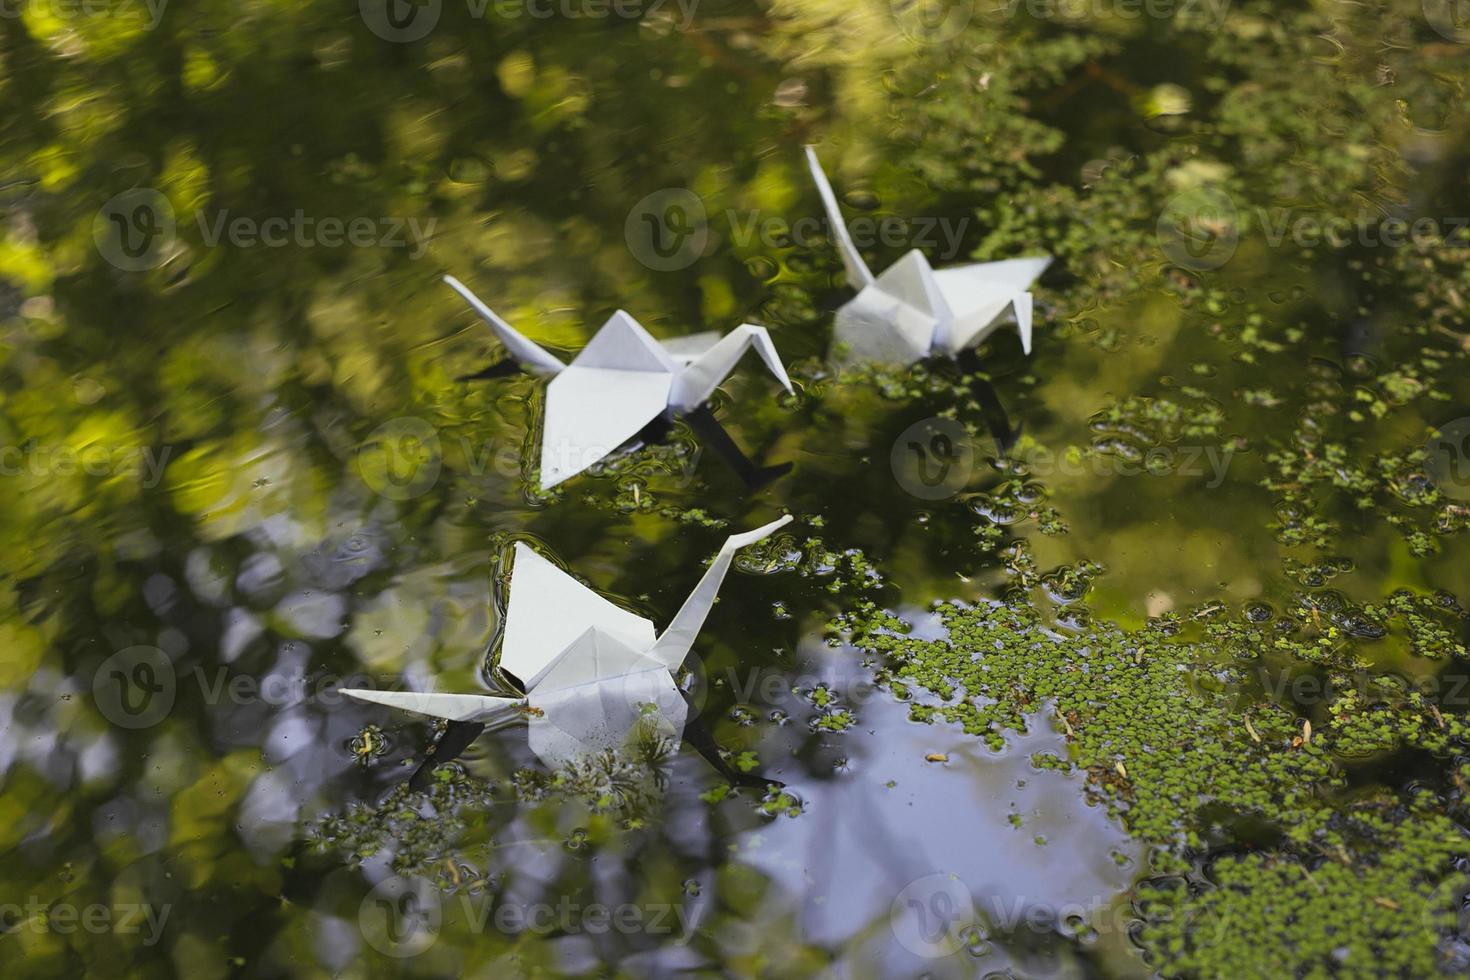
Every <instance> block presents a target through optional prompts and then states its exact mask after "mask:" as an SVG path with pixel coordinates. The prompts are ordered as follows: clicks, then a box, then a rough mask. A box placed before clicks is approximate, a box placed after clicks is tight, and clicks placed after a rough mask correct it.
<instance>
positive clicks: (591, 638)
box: [342, 515, 791, 766]
mask: <svg viewBox="0 0 1470 980" xmlns="http://www.w3.org/2000/svg"><path fill="white" fill-rule="evenodd" d="M790 522H791V517H790V515H787V516H786V517H783V518H781V519H780V520H777V521H772V522H771V523H770V524H767V525H766V526H765V527H759V528H756V529H755V530H754V531H747V532H746V533H744V534H735V535H732V536H731V537H729V538H727V539H726V540H725V544H724V546H723V547H721V548H720V551H719V554H717V555H716V556H715V560H714V562H713V563H712V564H711V565H710V566H709V568H708V569H707V570H706V571H705V573H704V577H703V578H701V579H700V580H699V584H698V585H696V586H695V587H694V591H693V592H691V593H690V594H689V598H688V599H686V600H685V601H684V605H683V606H682V607H680V609H679V612H678V614H677V615H675V616H674V621H673V622H672V623H670V624H669V628H668V629H666V630H664V632H663V635H661V636H655V635H654V629H653V623H651V622H649V621H648V620H646V619H644V618H643V617H642V616H638V615H635V614H633V613H630V612H628V611H627V610H626V609H622V608H620V607H618V606H615V605H613V604H612V603H611V602H609V601H608V600H606V599H604V598H603V597H602V596H600V595H598V594H597V593H596V592H593V591H592V590H591V589H589V588H587V587H586V586H585V585H583V584H582V583H580V582H578V581H577V580H576V579H574V578H572V577H571V576H570V575H568V574H567V573H566V572H564V571H562V570H561V569H560V568H558V567H556V565H554V564H552V563H551V562H550V561H547V560H546V559H545V558H543V557H541V556H540V555H538V554H537V553H536V552H534V551H532V550H531V549H530V548H529V547H528V546H527V545H525V544H521V543H517V544H516V546H515V558H514V565H513V566H512V570H511V576H510V609H509V610H508V611H507V613H506V622H505V639H504V642H503V643H502V645H501V651H500V667H501V670H502V671H504V672H506V673H508V674H510V675H511V676H512V677H513V678H514V679H515V680H517V681H519V682H521V684H522V687H523V689H524V690H525V691H526V694H527V697H526V698H525V699H524V700H523V699H520V698H506V697H493V696H490V695H485V694H436V693H414V692H405V691H366V690H343V691H342V693H343V694H346V695H348V696H349V697H354V698H357V699H358V700H359V701H370V702H372V703H374V704H384V705H388V706H389V707H392V708H401V709H403V710H405V711H412V712H415V713H417V714H421V715H428V716H430V717H433V718H444V719H446V720H448V721H462V722H479V723H484V724H493V723H495V722H499V721H505V720H509V719H512V718H515V717H518V716H519V715H521V714H525V715H528V716H529V718H530V726H529V727H530V744H531V751H533V752H535V753H536V754H537V755H538V756H540V757H541V759H542V760H543V761H544V762H546V763H547V764H548V765H551V766H557V765H561V764H563V763H565V762H569V761H572V760H575V759H577V758H580V757H582V756H584V755H586V754H587V753H589V752H598V751H601V750H604V749H612V748H617V747H618V746H620V745H622V744H623V742H624V741H625V740H626V739H627V737H628V734H629V732H631V731H632V730H633V728H634V726H635V725H636V724H638V723H639V722H640V721H646V722H651V723H652V724H653V725H655V726H656V727H657V728H658V729H659V730H661V731H663V732H664V733H665V734H666V735H668V736H669V737H671V738H673V739H674V740H675V742H676V743H677V741H678V740H679V738H680V737H681V735H682V733H683V730H684V722H685V720H686V715H687V713H688V705H687V704H686V702H685V701H684V697H683V695H682V694H681V693H680V692H679V689H678V687H677V686H676V685H675V684H674V676H673V674H674V671H676V670H678V669H679V667H680V666H681V665H682V664H683V663H684V660H685V658H686V657H688V655H689V650H690V648H691V647H692V646H693V645H694V640H695V637H697V636H698V635H699V630H700V627H702V626H703V625H704V620H705V617H706V616H707V615H708V614H709V611H710V607H711V606H713V605H714V604H715V596H716V595H717V594H718V593H719V591H720V583H722V582H723V581H724V579H725V573H726V572H727V571H729V569H730V563H731V562H732V561H733V560H734V558H735V552H736V551H738V550H739V549H741V548H743V547H745V546H746V545H750V544H755V543H756V542H757V541H762V540H764V539H766V538H768V537H770V536H771V535H772V534H773V533H775V531H776V530H777V529H778V528H781V527H784V526H785V525H787V524H788V523H790ZM527 707H529V710H527Z"/></svg>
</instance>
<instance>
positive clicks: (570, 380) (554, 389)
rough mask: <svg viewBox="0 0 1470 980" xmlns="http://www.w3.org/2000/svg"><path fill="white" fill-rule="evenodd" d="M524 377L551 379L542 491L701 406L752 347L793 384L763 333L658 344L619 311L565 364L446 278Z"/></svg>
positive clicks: (752, 329)
mask: <svg viewBox="0 0 1470 980" xmlns="http://www.w3.org/2000/svg"><path fill="white" fill-rule="evenodd" d="M444 281H445V282H446V283H448V284H449V285H450V286H451V287H453V288H454V290H455V291H456V292H458V293H459V294H460V295H461V296H463V297H464V298H465V300H466V301H467V302H468V303H469V304H470V306H472V307H473V308H474V309H475V311H476V312H477V313H479V314H480V317H481V318H482V319H483V320H484V321H485V323H486V324H488V325H489V327H490V329H491V330H492V331H493V332H494V333H495V335H496V336H497V337H499V338H500V341H501V342H502V343H503V344H505V347H506V349H507V350H508V351H510V355H511V356H512V357H513V358H515V359H516V361H518V362H519V363H520V364H521V366H522V367H524V368H525V369H526V370H528V371H531V372H533V373H536V374H546V375H551V376H552V380H551V384H550V385H548V386H547V389H546V421H545V428H544V430H543V432H542V435H541V489H543V490H547V489H550V488H551V487H554V486H556V485H557V484H558V483H561V482H562V481H563V480H566V479H567V478H569V477H572V476H575V475H576V474H578V473H580V472H582V471H583V470H585V469H587V468H588V467H589V466H592V465H593V464H594V463H596V462H597V461H598V460H601V459H603V458H604V457H606V456H608V455H610V454H611V453H613V452H615V451H616V450H617V449H618V448H619V447H620V446H622V445H624V444H625V443H627V442H628V441H629V440H631V439H633V438H634V437H635V436H637V435H638V433H639V431H640V430H642V429H643V427H644V426H646V425H648V423H650V422H652V421H653V420H654V419H656V418H658V417H659V416H661V415H674V414H677V413H682V412H690V411H693V410H694V409H696V408H698V407H699V406H700V405H702V404H704V402H705V401H707V400H708V399H709V396H710V395H711V394H712V393H713V392H714V390H715V388H716V387H717V386H718V385H719V383H720V382H721V381H723V380H724V379H725V378H726V377H727V376H728V375H729V374H730V372H731V371H733V370H734V369H735V365H736V364H737V363H738V362H739V361H740V358H741V357H742V356H743V355H744V354H745V352H746V351H747V350H748V349H750V348H751V347H754V348H755V350H756V353H757V354H759V355H760V358H761V360H762V361H764V362H765V365H766V367H767V368H769V369H770V371H771V373H772V374H774V375H775V376H776V380H778V381H780V382H781V385H782V387H784V388H785V389H786V390H787V391H788V392H789V391H791V379H790V378H788V377H787V376H786V368H785V366H784V365H782V363H781V358H780V356H779V355H777V353H776V347H775V345H774V344H772V343H771V337H770V334H768V333H767V332H766V328H765V327H761V326H756V325H755V324H750V323H747V324H743V325H742V326H739V327H736V328H735V329H734V330H732V331H730V332H729V333H728V334H726V335H725V336H724V337H720V336H719V335H718V334H714V333H706V334H697V335H695V336H692V337H684V338H680V339H679V340H678V341H666V342H660V341H658V340H657V339H655V338H654V337H653V335H652V334H650V333H649V332H648V331H647V330H645V329H643V326H642V325H641V324H639V322H638V321H637V320H635V319H633V318H632V317H631V316H629V315H628V314H627V313H624V312H623V311H622V310H619V311H618V312H616V313H614V314H613V315H612V316H611V317H609V318H608V320H607V322H606V323H604V324H603V325H602V327H601V328H600V329H599V330H598V331H597V333H596V334H595V335H594V336H593V338H592V340H591V341H590V342H589V343H588V344H587V346H586V347H584V348H582V350H581V352H580V353H578V354H577V356H576V357H575V358H573V359H572V363H570V364H563V363H562V362H561V361H560V360H558V359H557V358H556V357H554V356H552V355H551V354H550V353H548V352H547V351H546V350H544V349H542V348H541V347H539V346H537V345H536V344H534V343H532V342H531V341H530V340H527V339H526V338H525V337H524V336H522V335H521V334H520V333H518V332H517V331H516V330H515V329H514V328H513V327H511V325H510V324H508V323H506V322H505V321H504V320H502V319H501V318H500V317H499V316H497V315H496V314H495V312H494V311H493V310H491V309H490V308H489V307H488V306H486V305H485V304H484V303H482V302H480V300H479V298H478V297H476V296H475V294H474V293H472V292H470V291H469V290H468V289H467V288H465V286H464V285H463V284H462V283H461V282H459V280H457V279H455V278H453V277H451V276H445V277H444Z"/></svg>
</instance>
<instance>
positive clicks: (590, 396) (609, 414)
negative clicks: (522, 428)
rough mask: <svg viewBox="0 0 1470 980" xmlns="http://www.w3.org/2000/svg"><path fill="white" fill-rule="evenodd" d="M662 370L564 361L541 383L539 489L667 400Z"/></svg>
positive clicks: (576, 469) (629, 432)
mask: <svg viewBox="0 0 1470 980" xmlns="http://www.w3.org/2000/svg"><path fill="white" fill-rule="evenodd" d="M673 380H674V376H673V375H672V374H669V373H667V372H664V371H617V370H607V369H603V368H584V367H576V366H573V367H569V368H567V369H566V370H565V371H563V372H562V373H561V374H559V375H557V376H556V377H555V378H553V379H552V381H551V384H550V385H548V386H547V388H546V420H545V425H544V428H543V430H542V433H541V489H543V490H547V489H550V488H551V487H554V486H556V485H557V484H558V483H561V482H562V481H563V480H566V479H568V478H570V477H573V476H576V475H577V474H578V473H580V472H582V471H583V470H585V469H587V467H589V466H591V465H592V464H593V463H596V462H597V461H598V460H600V459H602V458H604V457H605V456H608V455H609V454H611V453H612V452H613V451H615V450H616V449H617V448H618V447H619V446H621V445H622V444H623V443H625V442H627V441H628V440H629V439H631V438H633V437H634V436H635V435H637V434H638V430H640V429H642V428H643V427H644V426H645V425H647V424H648V423H649V422H652V421H653V420H654V419H655V418H657V417H658V416H659V415H660V414H662V413H663V411H664V409H666V408H668V406H669V388H670V386H671V385H672V384H673Z"/></svg>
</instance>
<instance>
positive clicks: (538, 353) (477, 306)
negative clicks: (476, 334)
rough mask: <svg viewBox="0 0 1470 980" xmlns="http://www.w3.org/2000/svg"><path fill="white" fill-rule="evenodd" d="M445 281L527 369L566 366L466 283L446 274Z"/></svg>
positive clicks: (539, 371)
mask: <svg viewBox="0 0 1470 980" xmlns="http://www.w3.org/2000/svg"><path fill="white" fill-rule="evenodd" d="M444 281H445V282H446V283H448V284H449V286H450V288H451V289H453V290H454V291H455V292H457V293H459V295H461V296H463V297H464V298H465V301H466V302H467V303H469V304H470V306H471V307H473V308H474V310H475V312H476V313H478V314H480V319H482V320H484V321H485V323H487V324H488V325H489V327H490V330H491V331H492V332H493V333H494V334H495V336H496V337H499V338H500V342H501V343H502V344H504V345H505V349H506V350H508V351H510V356H511V357H513V358H515V359H516V361H518V362H519V363H520V364H521V366H522V367H524V368H525V369H526V370H527V371H531V372H534V373H536V374H556V373H558V372H559V371H561V369H562V368H564V367H566V365H565V364H563V363H562V362H561V361H559V360H557V359H556V358H555V357H553V356H552V355H551V354H549V353H547V352H546V351H545V350H543V349H542V348H541V347H539V346H538V345H536V344H534V343H532V342H531V341H529V340H527V339H526V338H525V337H523V336H522V335H521V334H520V332H519V331H517V330H516V329H515V328H514V327H512V326H511V325H510V324H509V323H506V322H505V321H504V320H502V319H501V318H500V317H498V316H496V315H495V311H494V310H492V309H490V307H488V306H486V305H485V304H484V303H482V302H480V298H479V297H478V296H476V295H475V294H474V293H472V292H470V291H469V289H468V288H467V287H466V286H465V285H464V283H462V282H460V281H459V280H458V279H456V278H454V277H453V276H445V277H444Z"/></svg>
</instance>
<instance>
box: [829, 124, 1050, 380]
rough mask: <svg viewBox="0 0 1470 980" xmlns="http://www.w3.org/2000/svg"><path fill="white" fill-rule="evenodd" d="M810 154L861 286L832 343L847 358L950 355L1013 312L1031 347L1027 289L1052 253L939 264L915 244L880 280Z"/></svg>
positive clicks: (851, 275) (846, 259)
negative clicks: (860, 251) (939, 266)
mask: <svg viewBox="0 0 1470 980" xmlns="http://www.w3.org/2000/svg"><path fill="white" fill-rule="evenodd" d="M806 157H807V164H808V167H809V169H810V170H811V175H812V180H813V182H814V183H815V184H816V185H817V191H818V193H819V195H820V196H821V198H822V206H823V208H824V209H825V210H826V212H827V219H828V221H829V222H830V223H831V225H832V227H833V231H834V234H833V243H834V244H835V245H836V246H837V250H838V253H839V254H840V255H841V256H842V264H843V266H844V268H845V269H846V270H847V280H848V282H849V284H851V286H852V287H853V288H854V289H855V290H857V291H858V292H857V295H856V296H855V297H853V299H852V300H851V301H849V302H848V303H846V304H844V305H843V306H842V308H841V309H839V310H838V311H837V322H836V327H835V330H834V331H833V343H834V347H835V348H836V349H837V350H838V351H839V352H840V353H841V355H842V357H843V359H845V360H846V361H849V362H851V361H860V360H862V361H876V362H880V363H889V364H905V363H912V362H914V361H918V360H922V359H923V358H925V357H927V356H929V355H930V354H947V355H951V356H952V355H954V354H957V353H959V352H960V351H961V350H964V349H965V348H967V347H973V346H974V345H976V344H978V343H980V342H981V341H982V340H984V339H985V337H986V336H988V335H989V334H990V333H991V332H992V331H994V330H995V329H996V328H997V327H998V326H1000V324H1001V323H1003V322H1006V318H1007V313H1008V312H1009V314H1010V319H1013V320H1014V321H1015V322H1016V326H1017V329H1018V331H1019V332H1020V335H1021V346H1022V348H1023V349H1024V350H1025V351H1026V353H1028V354H1029V353H1031V314H1032V302H1031V294H1030V293H1029V292H1028V291H1027V290H1029V289H1030V287H1031V284H1032V283H1033V282H1035V281H1036V278H1037V277H1038V276H1040V275H1041V273H1042V272H1043V271H1044V270H1045V269H1046V267H1047V265H1048V264H1049V263H1050V262H1051V259H1050V258H1049V257H1048V256H1044V255H1042V256H1036V257H1031V258H1021V259H1006V260H1003V261H1000V262H977V263H970V264H967V265H961V266H954V267H951V268H947V269H938V270H936V269H934V268H932V267H931V266H930V265H929V260H928V259H927V258H926V257H925V256H924V254H923V253H922V252H920V251H919V250H918V249H914V250H913V251H911V252H909V253H908V254H906V255H904V256H903V258H901V259H899V260H898V261H897V262H895V263H894V264H893V265H891V266H889V267H888V268H887V269H885V270H884V271H883V273H882V274H881V275H879V276H878V277H877V278H876V279H875V278H874V277H873V275H872V273H871V272H869V271H868V267H867V265H866V264H865V263H864V262H863V259H862V256H861V255H860V254H858V250H857V248H856V246H854V244H853V242H852V237H851V236H850V235H849V234H848V233H847V226H846V224H845V223H844V222H843V218H842V212H841V209H840V208H839V207H838V204H837V195H836V194H835V193H834V192H833V190H832V185H831V183H830V182H828V180H827V175H826V174H825V173H823V171H822V166H821V164H820V163H819V162H818V161H817V154H816V151H815V150H813V149H812V148H811V147H807V148H806Z"/></svg>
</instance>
